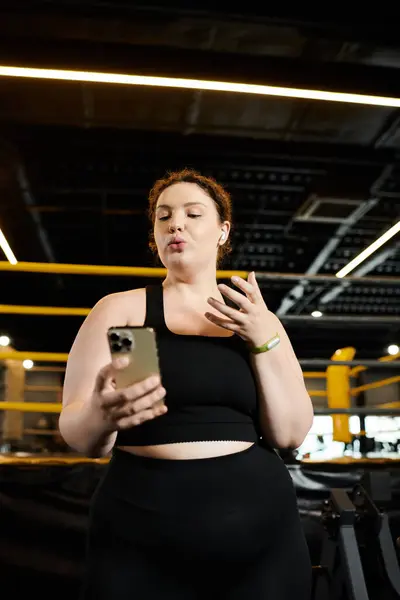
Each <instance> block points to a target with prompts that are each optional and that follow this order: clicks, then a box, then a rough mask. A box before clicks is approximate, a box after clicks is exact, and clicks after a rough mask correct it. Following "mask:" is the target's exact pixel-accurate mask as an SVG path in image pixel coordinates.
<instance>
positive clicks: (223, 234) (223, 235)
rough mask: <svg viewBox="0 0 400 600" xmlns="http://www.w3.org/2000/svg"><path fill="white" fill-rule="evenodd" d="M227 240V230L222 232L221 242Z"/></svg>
mask: <svg viewBox="0 0 400 600" xmlns="http://www.w3.org/2000/svg"><path fill="white" fill-rule="evenodd" d="M224 241H225V231H223V232H222V234H221V242H224Z"/></svg>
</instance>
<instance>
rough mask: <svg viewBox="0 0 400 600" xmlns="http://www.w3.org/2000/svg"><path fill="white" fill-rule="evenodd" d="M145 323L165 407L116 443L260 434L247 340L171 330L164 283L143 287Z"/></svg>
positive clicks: (253, 439)
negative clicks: (154, 348) (150, 329)
mask: <svg viewBox="0 0 400 600" xmlns="http://www.w3.org/2000/svg"><path fill="white" fill-rule="evenodd" d="M144 325H145V326H146V327H153V328H154V329H155V331H156V338H157V345H158V352H159V361H160V370H161V378H162V384H163V386H164V387H165V389H166V392H167V393H166V397H165V403H166V405H167V406H168V412H167V413H166V414H165V415H162V416H161V417H156V418H155V419H152V420H150V421H146V422H144V423H142V424H141V425H137V426H135V427H132V428H131V429H127V430H123V431H120V432H118V435H117V440H116V446H150V445H157V444H170V443H176V442H195V441H217V440H241V441H249V442H257V441H258V440H259V439H260V429H259V421H258V405H257V389H256V384H255V380H254V377H253V372H252V368H251V365H250V362H249V354H248V350H247V348H246V345H245V342H244V341H243V340H242V339H241V338H240V337H239V336H237V335H234V336H230V337H226V336H225V337H206V336H199V335H179V334H175V333H172V332H171V331H169V329H168V328H167V326H166V323H165V318H164V290H163V286H162V284H161V283H160V284H158V285H157V284H156V285H152V286H148V287H146V319H145V323H144Z"/></svg>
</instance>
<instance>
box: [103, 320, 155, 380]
mask: <svg viewBox="0 0 400 600" xmlns="http://www.w3.org/2000/svg"><path fill="white" fill-rule="evenodd" d="M107 338H108V344H109V348H110V352H111V357H112V358H116V357H118V356H127V357H128V358H129V364H128V365H127V366H126V367H125V368H124V369H121V370H118V371H117V373H116V378H115V383H116V386H117V388H123V387H128V386H129V385H133V384H134V383H137V382H139V381H143V379H147V378H148V377H150V376H151V375H160V365H159V359H158V348H157V340H156V333H155V331H154V329H152V328H151V327H128V326H125V327H110V329H109V330H108V331H107Z"/></svg>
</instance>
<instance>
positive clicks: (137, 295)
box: [93, 288, 146, 325]
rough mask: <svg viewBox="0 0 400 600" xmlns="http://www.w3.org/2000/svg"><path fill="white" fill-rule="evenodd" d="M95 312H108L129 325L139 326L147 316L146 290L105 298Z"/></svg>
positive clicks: (95, 307)
mask: <svg viewBox="0 0 400 600" xmlns="http://www.w3.org/2000/svg"><path fill="white" fill-rule="evenodd" d="M93 310H96V311H101V312H106V313H108V314H110V315H115V316H117V317H118V319H119V320H120V322H121V323H122V319H123V320H124V321H126V323H127V324H128V325H139V324H141V323H142V321H144V317H145V314H146V288H135V289H132V290H126V291H123V292H114V293H112V294H107V295H106V296H103V297H102V298H101V299H100V300H99V301H98V302H97V304H96V305H95V306H94V308H93Z"/></svg>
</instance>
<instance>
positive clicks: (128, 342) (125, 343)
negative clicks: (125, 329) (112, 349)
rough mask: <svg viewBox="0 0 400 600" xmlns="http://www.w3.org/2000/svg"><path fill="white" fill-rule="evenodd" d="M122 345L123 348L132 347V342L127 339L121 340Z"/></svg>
mask: <svg viewBox="0 0 400 600" xmlns="http://www.w3.org/2000/svg"><path fill="white" fill-rule="evenodd" d="M122 344H123V345H124V346H126V347H127V348H129V346H132V340H130V339H129V338H123V339H122Z"/></svg>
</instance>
